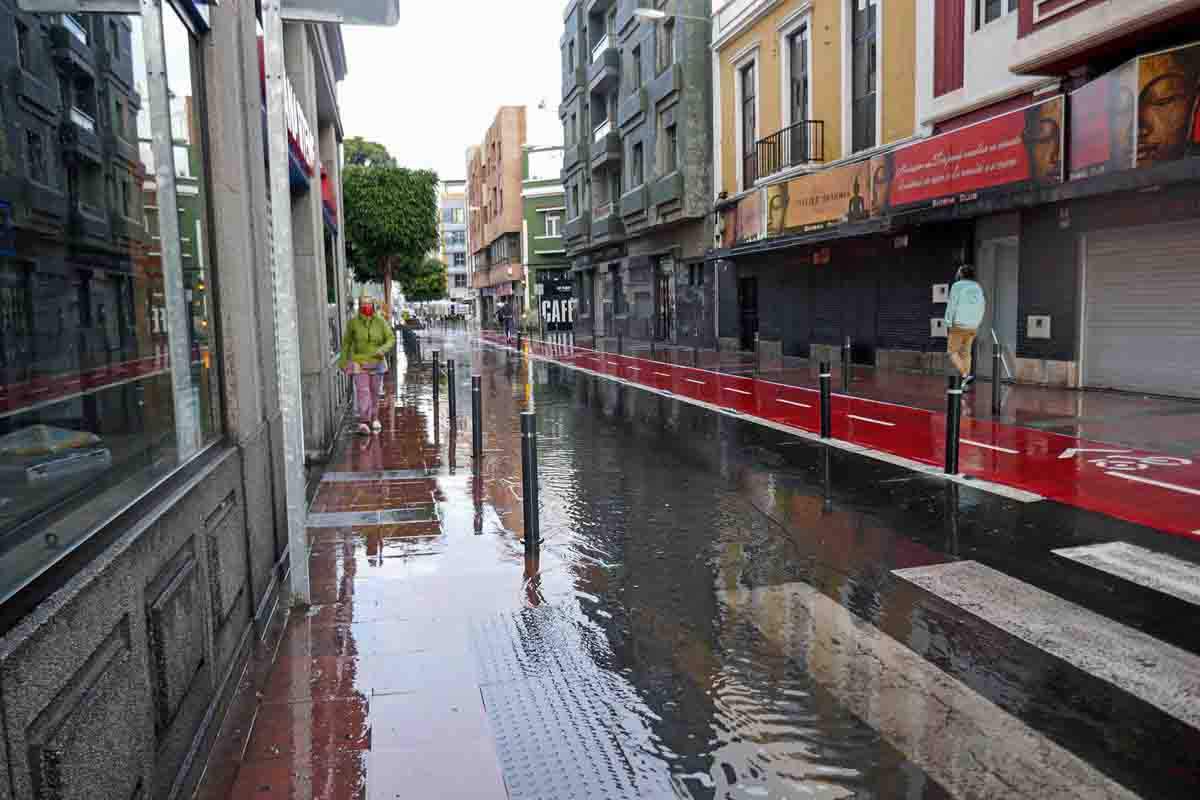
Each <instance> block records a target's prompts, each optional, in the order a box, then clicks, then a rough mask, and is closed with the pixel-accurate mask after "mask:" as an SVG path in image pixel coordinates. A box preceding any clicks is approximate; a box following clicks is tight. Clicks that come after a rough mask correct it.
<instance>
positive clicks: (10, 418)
mask: <svg viewBox="0 0 1200 800" xmlns="http://www.w3.org/2000/svg"><path fill="white" fill-rule="evenodd" d="M163 11H164V21H165V31H164V34H165V37H166V52H167V56H168V74H169V83H170V90H171V94H172V100H171V109H170V110H171V115H172V121H173V122H175V118H176V117H178V118H179V121H178V122H177V123H176V125H177V126H178V127H177V133H178V132H182V133H183V134H184V135H183V136H182V137H177V141H176V146H177V148H182V149H183V150H184V151H185V152H186V153H187V154H188V155H189V176H191V177H188V178H186V179H182V178H181V179H180V180H179V188H178V196H179V208H180V214H179V216H180V239H181V242H182V244H183V249H184V256H185V257H184V258H183V259H182V261H183V270H184V283H185V287H186V288H187V291H188V294H187V298H186V303H185V307H187V308H189V309H190V317H191V319H190V324H189V326H188V330H189V335H190V336H191V337H192V338H191V352H192V359H191V363H190V364H172V363H171V362H170V358H169V349H168V337H169V325H168V314H169V308H170V304H169V303H168V302H167V297H166V289H165V284H164V269H166V268H167V265H165V264H164V263H163V257H162V248H161V240H160V239H159V229H158V220H159V209H158V207H159V196H158V187H157V186H156V183H155V174H154V161H153V158H152V148H151V133H150V124H149V108H148V105H149V99H148V97H149V92H148V89H147V82H146V75H147V70H146V66H145V63H144V59H145V45H144V41H143V35H142V33H143V31H142V20H141V18H140V17H127V16H118V15H80V16H81V18H82V21H83V24H82V26H81V27H82V28H83V29H84V30H92V31H107V32H108V33H109V36H108V37H107V38H92V39H89V45H88V47H89V48H91V49H89V50H88V56H87V57H88V58H90V59H91V60H92V61H94V64H92V67H93V69H91V70H88V69H85V68H84V66H83V65H80V64H77V63H75V61H74V60H71V61H66V60H56V59H55V58H54V57H53V53H52V52H50V48H51V42H52V38H51V36H50V30H51V29H52V28H53V27H54V26H56V25H62V24H63V23H62V17H59V16H54V15H43V16H39V15H33V14H25V13H22V12H16V13H15V14H9V15H0V40H3V41H10V40H12V38H13V37H15V36H16V35H17V34H19V33H21V32H22V31H27V32H28V35H26V36H25V37H24V42H25V43H26V44H25V48H24V50H23V52H22V53H20V54H19V55H20V65H19V66H18V65H17V58H18V54H16V53H10V52H9V51H7V50H0V72H3V74H8V71H9V70H10V69H11V68H12V67H14V66H18V68H21V69H24V70H25V71H26V72H28V73H29V74H30V75H31V76H32V77H33V78H34V79H36V81H24V82H5V83H4V84H2V85H0V218H2V219H3V221H4V223H5V225H6V227H7V228H8V229H9V230H8V232H7V233H6V235H5V236H3V237H0V602H2V601H3V600H5V599H7V598H8V597H9V596H11V594H12V593H13V592H15V591H16V590H18V589H19V588H20V587H21V586H23V585H24V584H25V583H26V582H27V581H29V580H30V579H32V578H34V577H36V576H37V575H38V574H40V573H41V572H42V571H43V570H45V569H46V568H47V567H48V566H50V565H52V564H53V563H54V562H56V561H57V560H59V559H60V558H62V557H63V556H64V555H65V554H67V553H69V552H71V551H72V550H73V549H74V548H75V547H76V546H77V545H78V544H79V543H81V542H82V541H84V540H86V539H87V538H88V537H89V536H90V534H92V533H93V532H94V531H95V530H96V529H97V528H98V527H99V526H101V525H103V524H104V523H105V522H106V521H108V520H110V519H111V518H112V517H113V516H114V515H115V514H116V513H118V512H119V511H120V510H121V509H122V508H124V507H125V506H127V505H128V504H129V503H130V502H132V501H133V500H135V499H136V498H137V497H139V496H140V495H141V494H143V493H144V492H145V491H147V490H148V489H150V488H151V487H152V486H153V485H154V484H155V483H156V482H158V481H160V480H161V479H162V478H164V477H166V476H167V475H169V474H170V473H171V472H172V471H174V470H175V469H176V468H178V467H179V466H180V465H181V459H180V457H179V455H178V452H177V441H176V432H175V397H174V394H173V389H172V381H171V374H172V370H180V369H182V370H187V371H188V374H189V376H190V381H191V385H192V397H191V398H190V401H191V403H192V404H193V405H194V407H195V409H196V417H197V418H198V419H199V421H200V430H201V437H200V439H201V441H200V444H201V445H203V444H205V443H208V442H211V441H213V440H214V439H215V438H216V437H217V436H218V435H219V431H220V425H219V420H220V406H219V399H218V391H217V380H216V375H217V372H216V353H215V344H216V342H215V339H214V337H213V331H212V319H213V308H212V303H211V300H210V290H211V276H210V274H209V269H210V258H209V256H208V252H209V251H208V249H207V248H208V243H209V242H211V241H212V236H211V230H210V228H209V216H208V214H207V211H206V203H207V200H206V187H205V180H204V178H203V177H201V176H204V175H205V170H204V160H203V151H202V148H201V146H200V145H201V137H200V136H199V135H198V132H199V131H201V130H202V128H203V126H202V122H201V120H202V116H201V115H202V104H201V103H200V95H201V94H202V93H201V92H199V91H197V87H199V86H201V85H202V84H201V83H200V81H199V80H198V75H197V70H196V64H197V63H198V61H197V59H196V54H197V51H198V46H197V41H196V39H195V37H194V36H193V35H191V34H190V33H189V32H188V30H187V29H186V28H185V27H184V26H183V23H182V21H181V20H180V19H179V18H178V17H177V16H176V15H175V13H174V12H173V11H171V10H170V9H169V6H168V5H167V4H164V9H163ZM6 28H8V29H7V30H6ZM113 37H115V41H114V38H113ZM10 59H11V61H12V63H9V61H10ZM100 75H105V76H106V78H105V79H104V80H103V81H100V80H98V78H97V77H95V76H100ZM19 93H37V95H38V96H37V97H34V98H25V100H26V102H21V101H20V100H21V98H19V97H18V96H17V95H18V94H19ZM97 108H107V109H113V113H111V114H107V113H106V114H97V113H95V112H96V109H97ZM134 123H136V125H135V124H134ZM133 128H136V136H134V135H133V134H134V130H131V129H133ZM22 155H24V156H26V158H21V156H22Z"/></svg>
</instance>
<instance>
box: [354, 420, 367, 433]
mask: <svg viewBox="0 0 1200 800" xmlns="http://www.w3.org/2000/svg"><path fill="white" fill-rule="evenodd" d="M354 432H355V433H357V434H358V435H359V436H370V435H371V429H370V428H369V427H368V426H367V423H365V422H360V423H358V427H357V428H355V429H354Z"/></svg>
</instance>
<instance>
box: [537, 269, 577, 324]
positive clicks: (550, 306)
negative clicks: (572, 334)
mask: <svg viewBox="0 0 1200 800" xmlns="http://www.w3.org/2000/svg"><path fill="white" fill-rule="evenodd" d="M537 287H538V289H539V292H538V297H539V302H538V308H539V310H540V312H541V318H542V321H543V322H544V323H545V325H546V330H548V331H569V330H571V329H572V327H573V326H574V323H575V284H574V282H573V281H572V280H571V279H570V278H564V277H556V278H546V279H545V280H543V281H542V282H540V283H538V284H537Z"/></svg>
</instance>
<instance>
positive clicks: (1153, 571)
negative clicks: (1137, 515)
mask: <svg viewBox="0 0 1200 800" xmlns="http://www.w3.org/2000/svg"><path fill="white" fill-rule="evenodd" d="M1052 552H1053V553H1054V555H1056V556H1060V557H1062V558H1069V559H1070V560H1072V561H1075V562H1077V563H1080V564H1083V565H1085V566H1088V567H1091V568H1092V569H1096V570H1099V571H1101V572H1106V573H1108V574H1109V575H1115V576H1116V577H1118V578H1121V579H1123V580H1127V581H1129V582H1131V583H1136V584H1137V585H1138V586H1144V587H1146V588H1147V589H1151V590H1153V591H1156V592H1161V593H1162V594H1167V595H1170V596H1171V597H1177V598H1179V599H1180V600H1183V601H1184V602H1186V603H1191V604H1192V605H1196V606H1200V564H1193V563H1192V562H1190V561H1184V560H1183V559H1179V558H1175V557H1174V556H1169V555H1167V554H1166V553H1158V552H1155V551H1154V550H1147V549H1146V548H1144V547H1138V546H1137V545H1136V544H1130V543H1129V542H1106V543H1104V544H1094V545H1088V546H1086V547H1067V548H1063V549H1061V550H1054V551H1052Z"/></svg>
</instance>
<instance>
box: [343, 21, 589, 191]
mask: <svg viewBox="0 0 1200 800" xmlns="http://www.w3.org/2000/svg"><path fill="white" fill-rule="evenodd" d="M565 6H566V3H565V2H564V0H402V2H401V3H400V24H399V25H398V26H397V27H395V28H384V29H370V28H354V27H349V26H347V27H345V28H343V29H342V31H343V35H344V37H345V40H346V60H347V66H348V73H347V75H346V80H345V81H344V82H343V83H342V85H341V87H340V88H341V93H340V100H341V107H342V124H343V125H344V127H345V130H346V136H347V137H349V136H362V137H365V138H367V139H370V140H372V141H376V142H380V143H381V144H383V145H385V146H386V147H387V149H388V150H389V151H390V152H391V153H392V155H393V156H395V157H396V160H397V161H398V162H399V163H400V165H401V166H405V167H420V168H432V169H435V170H437V172H438V175H439V176H440V177H441V178H442V179H443V180H446V179H451V178H463V177H465V175H466V149H467V147H468V146H469V145H472V144H478V143H479V142H480V141H481V140H482V139H483V135H484V133H485V132H486V131H487V128H488V125H490V124H491V122H492V119H493V117H495V115H496V109H498V108H499V107H500V106H502V105H525V106H528V107H529V115H530V120H529V131H530V134H529V139H530V144H561V143H562V128H561V126H560V125H559V122H558V116H557V114H558V104H559V102H560V101H561V100H562V96H561V94H562V72H561V66H560V61H559V50H558V40H559V37H560V36H562V33H563V26H562V11H563V9H564V8H565ZM543 100H545V101H546V108H547V109H548V110H547V111H544V112H540V111H538V110H537V106H538V103H539V102H541V101H543Z"/></svg>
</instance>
